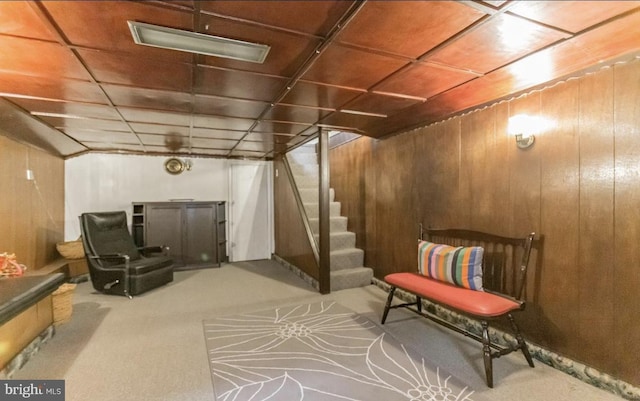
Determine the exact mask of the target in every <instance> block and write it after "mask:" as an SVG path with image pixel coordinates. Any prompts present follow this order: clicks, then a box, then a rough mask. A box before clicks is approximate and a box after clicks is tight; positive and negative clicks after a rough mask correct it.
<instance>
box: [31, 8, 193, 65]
mask: <svg viewBox="0 0 640 401" xmlns="http://www.w3.org/2000/svg"><path fill="white" fill-rule="evenodd" d="M42 4H43V6H44V7H45V8H46V9H47V11H48V12H49V13H50V14H51V16H52V17H53V19H54V20H55V23H56V25H58V26H59V27H60V28H61V29H62V30H63V31H64V35H65V37H66V38H67V40H69V42H70V43H71V44H73V45H76V46H82V47H87V48H90V49H101V50H111V51H119V52H128V53H136V54H137V55H138V57H142V58H148V57H152V58H153V57H155V58H161V59H167V60H168V61H178V62H179V61H182V62H190V61H191V59H192V55H191V54H189V53H185V52H179V51H175V50H167V49H159V48H155V47H150V46H143V45H137V44H135V42H134V41H133V38H132V36H131V31H130V30H129V26H128V24H127V20H131V21H137V22H144V23H148V24H153V25H160V26H166V27H170V28H176V29H184V30H189V31H192V30H193V22H192V21H193V15H192V14H191V13H189V12H184V11H176V10H171V9H168V8H160V7H155V6H153V5H152V3H151V2H140V1H75V2H68V1H45V2H42ZM105 16H108V19H107V20H105ZM89 27H90V29H89Z"/></svg>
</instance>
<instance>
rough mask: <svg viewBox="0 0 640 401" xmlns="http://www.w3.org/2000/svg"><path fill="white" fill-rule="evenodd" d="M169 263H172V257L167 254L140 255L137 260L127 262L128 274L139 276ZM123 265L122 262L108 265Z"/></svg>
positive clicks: (120, 266) (117, 266) (119, 266)
mask: <svg viewBox="0 0 640 401" xmlns="http://www.w3.org/2000/svg"><path fill="white" fill-rule="evenodd" d="M171 265H173V259H171V258H170V257H167V256H152V257H148V258H145V257H142V258H140V259H138V260H134V261H132V262H129V274H130V275H131V276H139V275H142V274H147V273H149V272H152V271H154V270H158V269H162V268H163V267H169V266H171ZM124 266H125V264H124V263H118V264H117V265H112V266H110V267H111V268H122V269H124Z"/></svg>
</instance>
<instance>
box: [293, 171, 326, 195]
mask: <svg viewBox="0 0 640 401" xmlns="http://www.w3.org/2000/svg"><path fill="white" fill-rule="evenodd" d="M293 180H294V181H295V183H296V186H297V187H298V190H301V189H312V188H315V189H316V191H317V188H319V186H320V178H318V176H311V175H298V174H294V175H293Z"/></svg>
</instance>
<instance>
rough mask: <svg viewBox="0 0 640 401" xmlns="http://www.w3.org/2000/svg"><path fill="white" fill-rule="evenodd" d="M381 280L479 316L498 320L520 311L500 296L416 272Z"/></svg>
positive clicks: (518, 307) (516, 303)
mask: <svg viewBox="0 0 640 401" xmlns="http://www.w3.org/2000/svg"><path fill="white" fill-rule="evenodd" d="M384 281H386V282H387V283H388V284H391V285H392V286H394V287H399V288H401V289H404V290H407V291H409V292H411V293H413V294H416V295H419V296H421V297H423V298H426V299H430V300H433V301H435V302H438V303H441V304H443V305H448V306H451V307H452V308H455V309H457V310H459V311H462V312H467V313H469V314H472V315H476V316H480V317H497V316H501V315H504V314H505V313H508V312H511V311H514V310H519V309H520V303H518V302H516V301H512V300H510V299H507V298H504V297H501V296H499V295H495V294H491V293H488V292H483V291H474V290H470V289H468V288H462V287H456V286H454V285H451V284H448V283H444V282H441V281H437V280H434V279H430V278H428V277H425V276H422V275H420V274H417V273H392V274H388V275H387V276H386V277H385V278H384Z"/></svg>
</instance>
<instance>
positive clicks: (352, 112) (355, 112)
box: [340, 109, 387, 118]
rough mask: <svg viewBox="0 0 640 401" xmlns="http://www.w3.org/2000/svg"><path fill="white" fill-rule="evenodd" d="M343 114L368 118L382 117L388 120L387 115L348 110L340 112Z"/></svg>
mask: <svg viewBox="0 0 640 401" xmlns="http://www.w3.org/2000/svg"><path fill="white" fill-rule="evenodd" d="M340 112H341V113H347V114H356V115H359V116H368V117H381V118H386V117H387V115H386V114H380V113H369V112H367V111H359V110H346V109H342V110H340Z"/></svg>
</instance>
